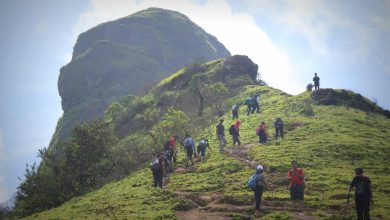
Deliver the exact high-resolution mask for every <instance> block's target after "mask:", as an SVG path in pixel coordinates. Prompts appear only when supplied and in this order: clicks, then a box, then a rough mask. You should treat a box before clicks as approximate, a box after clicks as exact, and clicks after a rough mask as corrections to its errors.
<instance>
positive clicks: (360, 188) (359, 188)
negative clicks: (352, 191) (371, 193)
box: [355, 177, 368, 197]
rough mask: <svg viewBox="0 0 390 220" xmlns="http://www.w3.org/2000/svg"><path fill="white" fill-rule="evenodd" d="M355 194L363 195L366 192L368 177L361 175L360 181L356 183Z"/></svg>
mask: <svg viewBox="0 0 390 220" xmlns="http://www.w3.org/2000/svg"><path fill="white" fill-rule="evenodd" d="M355 187H356V195H357V196H358V197H361V196H364V195H365V194H366V193H368V179H367V178H366V177H363V178H362V179H361V181H359V182H358V183H357V184H356V186H355Z"/></svg>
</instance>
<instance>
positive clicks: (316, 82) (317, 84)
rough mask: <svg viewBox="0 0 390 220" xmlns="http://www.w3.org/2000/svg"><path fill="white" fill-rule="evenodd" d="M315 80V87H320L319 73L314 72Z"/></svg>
mask: <svg viewBox="0 0 390 220" xmlns="http://www.w3.org/2000/svg"><path fill="white" fill-rule="evenodd" d="M313 82H314V89H315V90H318V89H320V77H318V76H317V73H314V77H313Z"/></svg>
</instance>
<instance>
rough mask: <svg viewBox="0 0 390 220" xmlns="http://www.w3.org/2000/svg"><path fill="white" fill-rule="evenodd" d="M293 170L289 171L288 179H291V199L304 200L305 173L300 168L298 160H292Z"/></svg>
mask: <svg viewBox="0 0 390 220" xmlns="http://www.w3.org/2000/svg"><path fill="white" fill-rule="evenodd" d="M291 167H292V168H291V170H289V171H288V172H287V179H288V180H289V181H290V197H291V201H296V200H298V201H301V202H303V194H304V189H305V175H304V173H303V169H302V168H298V164H297V161H296V160H293V161H291Z"/></svg>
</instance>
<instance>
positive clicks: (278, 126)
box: [275, 118, 284, 139]
mask: <svg viewBox="0 0 390 220" xmlns="http://www.w3.org/2000/svg"><path fill="white" fill-rule="evenodd" d="M283 127H284V123H283V121H282V119H281V118H277V119H276V121H275V139H278V136H280V137H281V138H282V139H283V138H284V136H283Z"/></svg>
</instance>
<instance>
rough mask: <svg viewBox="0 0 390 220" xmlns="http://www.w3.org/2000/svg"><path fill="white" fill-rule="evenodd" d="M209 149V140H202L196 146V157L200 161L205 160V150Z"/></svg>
mask: <svg viewBox="0 0 390 220" xmlns="http://www.w3.org/2000/svg"><path fill="white" fill-rule="evenodd" d="M207 148H208V149H210V151H211V148H210V145H209V140H207V138H203V139H202V140H201V141H200V142H199V144H198V155H199V158H200V161H202V160H204V159H205V158H206V149H207Z"/></svg>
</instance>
